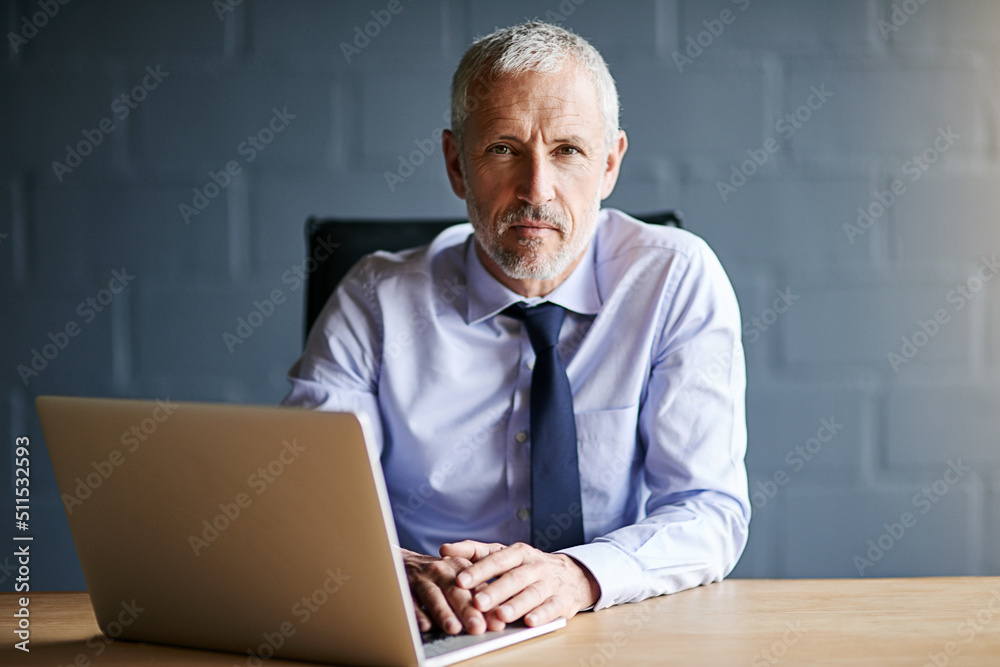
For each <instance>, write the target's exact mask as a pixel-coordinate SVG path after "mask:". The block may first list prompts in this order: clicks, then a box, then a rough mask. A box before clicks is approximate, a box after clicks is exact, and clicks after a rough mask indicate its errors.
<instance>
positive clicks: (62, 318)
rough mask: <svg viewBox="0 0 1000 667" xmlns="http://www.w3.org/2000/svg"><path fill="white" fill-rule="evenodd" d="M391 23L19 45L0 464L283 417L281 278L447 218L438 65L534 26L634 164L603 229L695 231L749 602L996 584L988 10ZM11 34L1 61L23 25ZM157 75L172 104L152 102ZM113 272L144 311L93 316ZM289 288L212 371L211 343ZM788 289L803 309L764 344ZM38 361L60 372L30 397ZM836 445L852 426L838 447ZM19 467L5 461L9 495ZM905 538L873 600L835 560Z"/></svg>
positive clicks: (583, 5) (550, 7) (609, 14)
mask: <svg viewBox="0 0 1000 667" xmlns="http://www.w3.org/2000/svg"><path fill="white" fill-rule="evenodd" d="M399 2H400V4H399V5H398V6H396V5H393V6H396V7H398V8H401V10H400V11H398V12H397V13H395V14H392V15H391V20H390V21H386V20H385V19H386V15H385V14H384V13H381V12H382V11H383V10H384V9H385V8H387V7H389V6H390V4H391V3H390V2H389V0H384V1H381V2H379V1H361V0H351V1H350V2H320V1H319V0H293V1H288V2H286V1H284V0H283V1H281V2H279V1H278V0H243V2H241V3H239V4H238V5H234V10H233V11H231V12H230V11H226V12H222V15H221V16H220V15H219V13H217V11H216V9H215V6H213V4H212V3H210V2H201V1H196V0H182V1H179V2H171V3H160V4H158V5H157V4H155V3H132V2H124V1H121V0H103V1H95V2H88V3H82V2H71V3H69V4H67V5H60V10H59V13H58V14H57V15H55V16H53V17H51V18H49V19H48V20H47V21H45V25H42V26H40V27H38V29H37V32H35V31H33V29H28V30H27V31H26V32H25V34H26V35H28V33H31V34H30V35H28V36H27V37H26V38H25V40H26V41H25V43H23V44H18V45H17V47H16V48H15V47H13V46H11V45H10V44H9V43H8V46H7V48H8V50H7V52H6V56H5V60H4V67H2V68H0V126H2V128H3V130H2V132H3V140H2V142H0V183H2V184H3V187H2V190H0V235H7V236H0V285H2V288H3V289H2V290H0V321H2V322H3V325H2V326H0V357H2V360H3V361H2V366H3V368H4V369H5V373H4V374H3V375H0V399H2V400H0V433H3V434H4V437H5V438H8V439H9V438H11V437H14V436H16V435H19V434H25V433H26V434H28V435H30V436H31V438H32V439H33V441H35V442H37V443H38V444H39V445H43V441H42V436H41V433H40V430H39V427H38V424H37V419H36V418H35V415H34V408H33V400H34V398H35V396H37V395H39V394H41V393H55V394H80V395H105V396H132V397H170V398H174V399H192V400H208V401H234V402H241V403H275V402H277V401H279V400H280V399H281V397H282V396H283V395H284V393H285V392H286V391H287V387H288V385H287V383H286V381H285V373H286V371H287V369H288V367H289V366H290V365H291V364H292V363H293V362H294V360H295V359H296V356H297V354H298V353H299V351H300V349H301V340H302V331H301V327H302V298H303V295H302V293H301V289H292V286H291V284H290V283H288V282H285V281H283V280H282V276H283V275H284V274H285V272H286V271H288V270H289V269H291V268H292V267H293V266H294V265H296V263H299V262H301V258H302V255H303V242H302V239H303V224H304V222H305V219H306V218H307V217H308V216H310V215H319V216H341V217H359V218H365V217H372V218H407V217H431V216H455V217H458V216H461V215H463V214H464V211H465V205H464V202H462V201H460V200H458V199H457V198H455V197H454V195H453V194H452V193H451V190H450V188H449V186H448V181H447V178H446V177H445V174H444V170H443V168H442V167H443V161H442V158H441V155H440V148H439V141H438V140H437V138H436V137H437V136H438V131H439V130H440V129H441V128H442V127H444V126H445V125H446V123H447V118H446V116H445V112H446V111H447V109H448V99H447V96H448V89H449V85H450V79H451V74H452V71H453V68H454V67H455V65H456V64H457V62H458V60H459V58H460V57H461V54H462V53H463V51H464V49H465V47H466V45H467V44H468V43H469V41H470V40H471V39H472V38H473V37H474V36H476V35H481V34H484V33H487V32H490V31H492V30H493V29H494V28H495V27H496V26H500V25H508V24H511V23H514V22H517V21H520V20H522V19H524V18H528V17H539V18H547V19H550V20H558V21H559V22H560V23H562V24H563V25H565V26H567V27H570V28H572V29H574V30H576V31H578V32H579V33H580V34H582V35H584V36H586V37H587V38H588V39H591V40H592V41H593V43H594V44H595V45H596V46H597V47H598V48H599V49H600V50H601V51H602V53H603V54H604V56H605V58H606V59H607V61H608V63H609V65H610V67H611V70H612V73H613V75H614V76H615V78H616V81H617V82H618V87H619V93H620V96H621V104H622V116H621V122H622V126H623V127H624V129H625V130H626V131H627V132H628V134H629V137H630V142H631V145H630V148H629V152H628V155H627V156H626V159H625V163H624V165H623V168H622V172H621V178H620V181H619V185H618V188H617V190H616V191H615V193H614V194H613V195H612V197H611V198H610V199H609V200H608V202H607V204H608V205H612V206H615V207H618V208H621V209H623V210H627V211H632V212H646V211H655V210H662V209H680V210H681V211H682V212H683V214H684V217H685V224H686V226H687V228H689V229H691V230H692V231H694V232H695V233H697V234H699V235H701V236H703V237H704V238H705V239H706V240H707V241H708V242H709V243H710V244H711V245H712V247H713V248H714V249H715V250H716V252H717V254H718V255H719V257H720V259H721V260H722V262H723V264H724V265H725V267H726V269H727V271H728V272H729V275H730V277H731V280H732V282H733V285H734V288H735V290H736V293H737V297H738V298H739V300H740V306H741V313H742V318H743V324H744V344H745V347H746V360H747V368H748V380H749V382H748V399H747V405H748V428H749V452H748V456H747V463H748V468H749V476H750V487H751V491H752V492H753V493H754V496H753V497H754V519H753V524H752V532H751V538H750V542H749V545H748V547H747V550H746V553H745V555H744V558H743V560H742V561H741V562H740V564H739V565H738V566H737V568H736V570H735V573H734V576H743V577H779V576H796V577H798V576H833V577H855V576H866V577H867V576H899V575H945V574H948V575H950V574H967V575H972V574H998V573H1000V558H998V556H997V554H998V553H1000V542H998V538H997V535H998V534H1000V455H998V451H1000V448H998V447H997V441H996V433H997V432H998V431H1000V424H998V423H997V416H996V415H997V409H996V408H997V405H998V402H1000V385H998V382H997V377H998V376H997V371H998V369H1000V288H998V285H1000V281H994V280H993V277H995V274H996V273H998V272H1000V267H997V266H996V265H995V264H992V263H991V262H992V258H993V257H994V256H995V255H997V254H1000V232H998V231H997V230H998V226H997V224H996V219H995V218H996V211H997V210H998V205H1000V202H998V201H997V192H998V188H997V187H996V184H997V182H998V175H1000V163H998V155H1000V142H998V139H997V138H998V137H1000V105H998V100H1000V88H998V85H997V81H998V80H1000V79H998V77H1000V58H998V56H1000V32H998V31H997V30H996V29H995V26H996V24H997V19H998V18H1000V6H998V4H997V3H995V2H992V1H990V0H949V2H947V3H945V2H926V3H916V4H915V5H914V3H910V5H908V6H919V9H917V10H916V11H915V12H911V14H910V15H906V16H905V17H902V16H900V15H898V14H897V15H896V16H895V18H894V15H893V13H894V7H896V6H901V5H902V4H904V3H901V2H899V0H845V1H843V2H836V3H831V2H821V1H820V0H767V1H764V0H760V1H758V0H752V1H751V2H744V0H710V1H707V2H703V1H701V0H699V1H697V2H696V1H695V0H640V1H637V2H629V3H618V2H613V1H612V0H549V1H547V2H526V1H520V0H519V1H517V2H505V3H483V2H472V1H470V0H419V1H418V0H399ZM3 6H4V8H5V9H6V10H7V11H6V12H5V13H4V16H5V24H4V25H5V26H6V28H7V31H11V32H13V33H14V34H18V33H20V32H21V30H22V29H23V26H24V25H25V24H24V23H23V21H22V19H23V18H26V19H27V21H28V22H29V23H30V21H32V20H33V17H34V15H35V13H36V12H37V11H38V5H37V3H36V2H34V0H11V1H10V2H7V3H4V4H3ZM727 11H728V12H731V14H724V12H727ZM372 12H375V14H374V15H373V14H372ZM379 17H381V19H382V22H383V23H384V24H382V23H379ZM722 18H725V19H726V22H722V23H720V21H721V19H722ZM904 18H905V20H904ZM729 19H731V20H729ZM373 21H374V22H375V23H372V22H373ZM880 21H881V22H883V23H880ZM893 21H895V23H894V22H893ZM886 22H887V23H886ZM886 26H891V27H888V28H887V27H886ZM7 31H5V32H7ZM692 42H693V43H694V46H692ZM345 45H346V46H348V47H350V48H347V49H345ZM354 49H356V51H355V50H354ZM675 54H676V55H675ZM685 59H688V60H685ZM156 67H160V68H161V70H162V71H164V72H168V73H169V74H168V75H167V76H165V77H163V78H162V80H159V81H157V82H156V85H155V86H152V85H149V86H144V84H143V82H144V81H146V83H147V84H152V83H153V80H152V79H149V78H147V75H148V73H149V70H148V69H147V68H156ZM137 86H139V87H140V88H144V89H142V90H140V89H139V88H136V87H137ZM817 90H822V91H826V92H824V96H823V99H822V100H820V98H818V97H816V91H817ZM122 95H126V96H127V98H128V100H129V101H130V102H131V104H130V105H129V106H128V107H127V108H128V113H127V114H124V113H123V112H122V108H123V107H121V104H123V103H122V102H118V106H116V100H121V96H122ZM139 97H141V98H142V99H139ZM810 104H811V105H812V106H811V107H810ZM286 107H287V111H288V113H290V114H293V115H294V116H295V117H294V118H289V119H288V122H287V125H285V126H283V127H282V129H281V130H280V131H276V127H277V125H276V126H275V129H272V128H271V122H272V119H273V118H274V114H275V109H277V110H279V111H284V110H285V108H286ZM105 118H108V119H110V121H109V122H111V123H112V124H113V127H109V128H108V130H107V131H102V132H101V133H100V135H95V134H94V130H95V128H99V127H100V124H101V122H102V120H103V119H105ZM274 122H275V123H276V124H284V121H282V120H281V119H278V120H274ZM789 127H791V128H792V130H794V131H788V128H789ZM265 130H267V131H265ZM942 133H944V134H942ZM942 136H945V137H952V139H948V140H946V139H943V138H942ZM88 137H93V139H89V138H88ZM250 137H253V138H254V140H255V141H257V142H258V143H259V144H260V148H257V147H254V148H253V150H252V151H251V146H252V144H250V143H249V141H248V140H249V138H250ZM98 139H100V141H98ZM769 139H773V140H774V141H775V142H776V144H775V145H776V150H774V151H772V152H771V153H769V154H768V156H767V159H766V160H764V161H763V163H761V164H750V165H748V164H746V161H747V160H748V159H751V160H752V157H753V155H754V154H756V155H758V157H759V156H760V152H759V150H760V149H761V147H762V146H764V145H765V142H766V141H767V140H769ZM942 142H943V143H942ZM88 143H90V144H92V145H88ZM241 149H242V150H241ZM72 151H76V152H79V153H81V155H80V156H79V163H76V162H75V159H74V164H73V165H70V164H68V162H67V161H68V159H69V156H68V155H67V154H68V153H69V152H72ZM748 151H749V153H748ZM82 153H86V155H82ZM251 154H252V155H253V159H250V155H251ZM56 161H59V162H64V163H67V166H69V167H70V169H69V170H68V171H64V172H61V173H56V171H55V170H54V169H53V162H56ZM229 162H233V163H235V165H236V167H238V172H239V173H238V174H235V175H234V174H231V173H227V172H226V168H227V163H229ZM734 169H735V170H736V172H734ZM741 169H743V170H750V172H752V173H749V174H747V173H742V174H741V173H740V170H741ZM896 181H899V182H900V184H901V185H902V190H900V191H899V192H896V193H894V194H893V196H892V197H891V198H889V196H888V194H887V193H891V192H892V187H893V183H894V182H896ZM735 182H739V184H738V185H733V183H735ZM726 184H728V185H729V186H731V187H732V191H727V192H726V193H725V195H724V194H723V191H724V190H725V187H723V186H724V185H726ZM720 188H721V191H720ZM184 206H188V207H190V208H189V211H188V214H187V217H188V220H185V213H184V209H183V207H184ZM859 208H861V210H862V211H866V212H867V213H868V214H869V215H870V220H865V219H864V218H863V217H861V216H860V214H859V210H858V209H859ZM193 210H196V211H197V213H194V212H192V211H193ZM123 270H124V271H125V272H127V273H129V274H130V275H132V274H134V276H135V278H134V280H132V281H130V284H129V285H128V287H127V288H126V289H125V290H123V292H122V293H121V294H119V295H116V296H115V298H114V299H113V301H112V302H111V303H109V304H107V305H106V306H104V307H102V309H101V310H100V311H93V312H92V313H91V314H87V313H88V311H87V308H88V306H87V300H88V299H92V298H97V297H98V296H99V295H100V293H101V290H102V289H104V288H106V287H107V283H108V281H109V279H110V277H111V276H112V272H113V271H123ZM276 290H277V291H279V292H280V295H281V297H282V298H283V299H284V301H283V302H282V303H280V304H275V306H274V309H273V312H272V313H271V315H270V316H268V317H266V318H265V319H264V320H263V322H262V323H261V324H260V326H259V327H254V328H253V330H252V335H250V336H249V337H247V338H246V339H245V340H244V341H243V342H241V343H238V344H233V345H232V350H230V349H229V347H227V344H226V342H225V340H224V338H223V335H224V334H226V333H233V332H235V330H236V328H237V326H238V325H239V321H240V318H247V317H248V315H249V314H250V313H251V312H252V311H253V310H254V309H255V308H256V306H255V305H254V302H255V301H256V302H258V303H262V302H263V301H264V300H266V299H269V298H271V297H272V292H274V291H276ZM783 290H788V291H790V293H791V294H793V295H795V297H796V298H795V300H794V302H793V305H792V306H791V307H790V308H788V310H787V311H786V312H782V313H778V312H777V311H775V310H773V308H774V304H775V299H776V298H778V295H779V294H780V293H781V291H783ZM962 290H965V291H964V292H963V291H962ZM81 304H82V305H81ZM263 307H265V308H266V306H263ZM939 311H942V312H943V313H944V315H946V316H947V317H946V318H944V319H945V320H946V321H943V322H937V323H936V324H935V323H933V322H932V320H933V319H934V318H935V317H936V316H937V315H938V314H939ZM85 319H87V321H84V320H85ZM71 323H74V324H77V325H79V327H80V333H79V335H78V336H75V337H73V338H72V339H71V340H69V343H68V345H66V346H65V348H64V349H59V350H56V348H55V347H52V346H53V345H55V344H54V343H53V337H54V338H56V339H59V332H60V331H65V328H66V327H67V325H69V324H71ZM932 331H933V333H931V332H932ZM907 344H909V345H910V346H911V347H906V345H907ZM46 346H49V347H46ZM36 351H37V352H38V354H40V355H41V354H42V353H43V352H47V353H48V354H49V356H50V357H51V358H48V359H46V358H45V357H44V355H43V356H42V357H40V358H37V359H35V360H34V363H35V365H36V366H38V367H40V370H38V371H36V372H37V373H38V375H33V374H30V373H29V374H28V375H27V380H28V381H27V383H25V381H24V380H23V379H22V375H23V372H22V371H19V368H18V367H19V366H21V367H23V368H25V369H31V368H32V366H31V364H32V360H33V356H34V353H35V352H36ZM56 352H57V353H56ZM893 353H895V354H897V355H898V357H899V359H900V360H899V361H898V362H897V363H896V364H895V365H894V363H893V361H892V357H891V356H890V355H891V354H893ZM823 420H830V421H831V422H832V423H833V424H836V425H838V427H837V428H836V432H835V433H833V434H832V437H827V438H826V440H825V441H824V440H821V439H820V438H819V436H820V435H824V437H826V436H827V435H830V433H829V431H822V430H821V428H822V427H823ZM810 448H812V449H813V450H814V451H812V452H811V451H810ZM38 451H44V450H43V448H42V447H40V448H39V450H38ZM806 455H808V456H809V458H806ZM949 462H955V463H956V465H957V464H958V463H957V462H961V465H968V466H970V467H971V470H969V471H968V472H966V473H964V474H963V476H962V477H961V479H960V481H959V482H958V483H957V484H954V485H948V486H947V493H946V494H945V495H943V496H942V497H940V498H939V499H938V500H937V501H936V502H934V503H933V505H931V506H930V509H929V510H928V511H927V512H926V513H921V512H920V507H917V506H916V505H915V503H914V497H915V496H916V495H917V494H920V493H921V492H922V489H923V488H925V487H927V488H931V489H933V488H935V487H934V484H935V482H937V481H938V480H940V479H942V476H943V475H944V471H945V469H946V468H947V466H948V465H949ZM11 469H12V463H11V461H10V460H9V457H6V456H5V457H2V458H0V480H3V482H4V485H5V488H8V487H9V486H10V480H11ZM778 473H783V474H784V475H785V476H786V477H780V479H782V480H784V482H783V483H781V484H777V483H776V482H775V479H776V477H775V475H776V474H778ZM37 475H38V477H37V484H38V487H37V488H38V495H37V496H33V498H37V503H38V504H37V506H36V507H37V511H38V513H39V514H38V516H37V519H36V525H38V527H39V531H40V532H39V533H38V534H39V536H42V535H44V539H45V540H46V544H47V545H48V546H47V548H46V550H45V554H46V555H45V559H46V560H45V561H44V562H43V561H42V560H39V561H38V562H37V563H35V562H34V561H33V565H36V566H37V570H35V572H36V575H37V578H36V579H35V580H34V581H33V583H36V582H37V583H38V588H40V589H46V588H47V589H72V588H77V589H82V588H83V581H82V575H81V574H80V571H79V566H78V564H77V562H76V559H75V556H74V552H73V547H72V542H71V539H70V536H69V533H68V529H67V525H66V522H65V518H64V517H63V515H62V510H61V505H60V503H59V499H58V493H57V491H56V488H55V483H54V479H53V477H52V474H51V469H50V468H49V467H48V462H47V457H45V456H44V455H42V456H40V458H39V460H38V468H37ZM32 483H33V485H34V484H35V479H33V482H32ZM33 488H35V487H34V486H33ZM937 488H939V489H940V488H941V485H940V484H938V487H937ZM772 492H773V493H772ZM5 493H6V492H5ZM921 507H922V506H921ZM904 512H911V513H913V514H914V517H915V519H916V523H915V524H914V525H913V526H912V527H908V528H907V529H906V534H905V536H903V537H901V538H900V539H898V540H896V539H895V538H893V544H892V546H891V548H889V549H883V551H884V554H883V555H882V557H880V558H879V559H878V560H877V561H876V562H873V563H872V564H871V566H869V567H867V568H865V571H864V572H863V573H860V572H859V570H858V567H857V564H856V562H855V561H854V560H853V558H854V556H859V557H864V558H867V555H866V553H867V551H868V550H869V548H870V547H869V545H868V540H872V541H873V542H874V543H875V544H876V546H878V542H879V539H880V537H881V536H882V534H883V533H884V532H885V531H886V530H887V529H886V527H885V526H886V525H888V526H890V527H892V525H893V523H894V522H897V521H899V520H900V516H901V514H902V513H904ZM0 537H2V536H0ZM888 542H889V538H882V543H883V544H887V543H888ZM873 555H875V552H873ZM2 565H3V562H2V560H0V567H2ZM11 587H12V584H11V582H10V581H0V590H10V589H11Z"/></svg>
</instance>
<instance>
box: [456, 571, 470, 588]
mask: <svg viewBox="0 0 1000 667" xmlns="http://www.w3.org/2000/svg"><path fill="white" fill-rule="evenodd" d="M458 583H459V584H461V585H462V586H464V587H466V588H468V587H469V584H471V583H472V575H471V574H469V573H468V572H463V573H462V574H460V575H458Z"/></svg>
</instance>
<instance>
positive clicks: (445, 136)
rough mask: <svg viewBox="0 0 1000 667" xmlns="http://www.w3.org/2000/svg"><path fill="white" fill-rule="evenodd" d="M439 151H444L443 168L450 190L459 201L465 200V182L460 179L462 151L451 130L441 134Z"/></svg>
mask: <svg viewBox="0 0 1000 667" xmlns="http://www.w3.org/2000/svg"><path fill="white" fill-rule="evenodd" d="M441 150H443V151H444V168H445V169H446V170H447V171H448V180H449V181H451V189H452V191H453V192H454V193H455V195H456V196H457V197H458V198H459V199H465V181H464V180H463V179H462V149H461V148H460V147H459V145H458V138H457V137H456V136H455V133H454V132H452V131H451V130H445V131H444V132H442V133H441Z"/></svg>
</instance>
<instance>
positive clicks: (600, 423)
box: [575, 404, 642, 540]
mask: <svg viewBox="0 0 1000 667" xmlns="http://www.w3.org/2000/svg"><path fill="white" fill-rule="evenodd" d="M638 416H639V405H638V404H636V405H632V406H629V407H626V408H614V409H610V410H589V411H586V412H579V413H577V414H576V415H575V417H576V440H577V453H578V459H579V460H578V465H579V468H580V493H581V497H582V500H583V517H584V527H585V531H586V533H587V539H588V540H590V539H592V538H593V537H596V536H597V535H603V534H604V533H606V532H610V531H612V530H615V529H616V528H620V527H621V526H623V525H626V524H629V523H632V522H634V521H635V519H636V515H637V511H638V505H639V485H640V483H641V481H640V480H641V474H640V473H641V470H642V453H641V450H640V448H639V444H638V443H639V439H638Z"/></svg>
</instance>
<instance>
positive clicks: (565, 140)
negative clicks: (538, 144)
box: [492, 134, 588, 146]
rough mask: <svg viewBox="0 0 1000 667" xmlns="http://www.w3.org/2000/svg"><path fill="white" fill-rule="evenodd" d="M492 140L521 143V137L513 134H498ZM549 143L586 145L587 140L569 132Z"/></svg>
mask: <svg viewBox="0 0 1000 667" xmlns="http://www.w3.org/2000/svg"><path fill="white" fill-rule="evenodd" d="M492 141H516V142H518V143H523V141H524V140H523V139H522V138H521V137H517V136H514V135H513V134H501V135H500V136H498V137H496V138H494V139H492ZM549 143H552V144H573V145H574V146H587V145H588V142H587V140H586V139H584V138H583V137H582V136H580V135H578V134H570V135H566V136H564V137H558V138H556V139H553V140H552V141H550V142H549Z"/></svg>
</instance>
